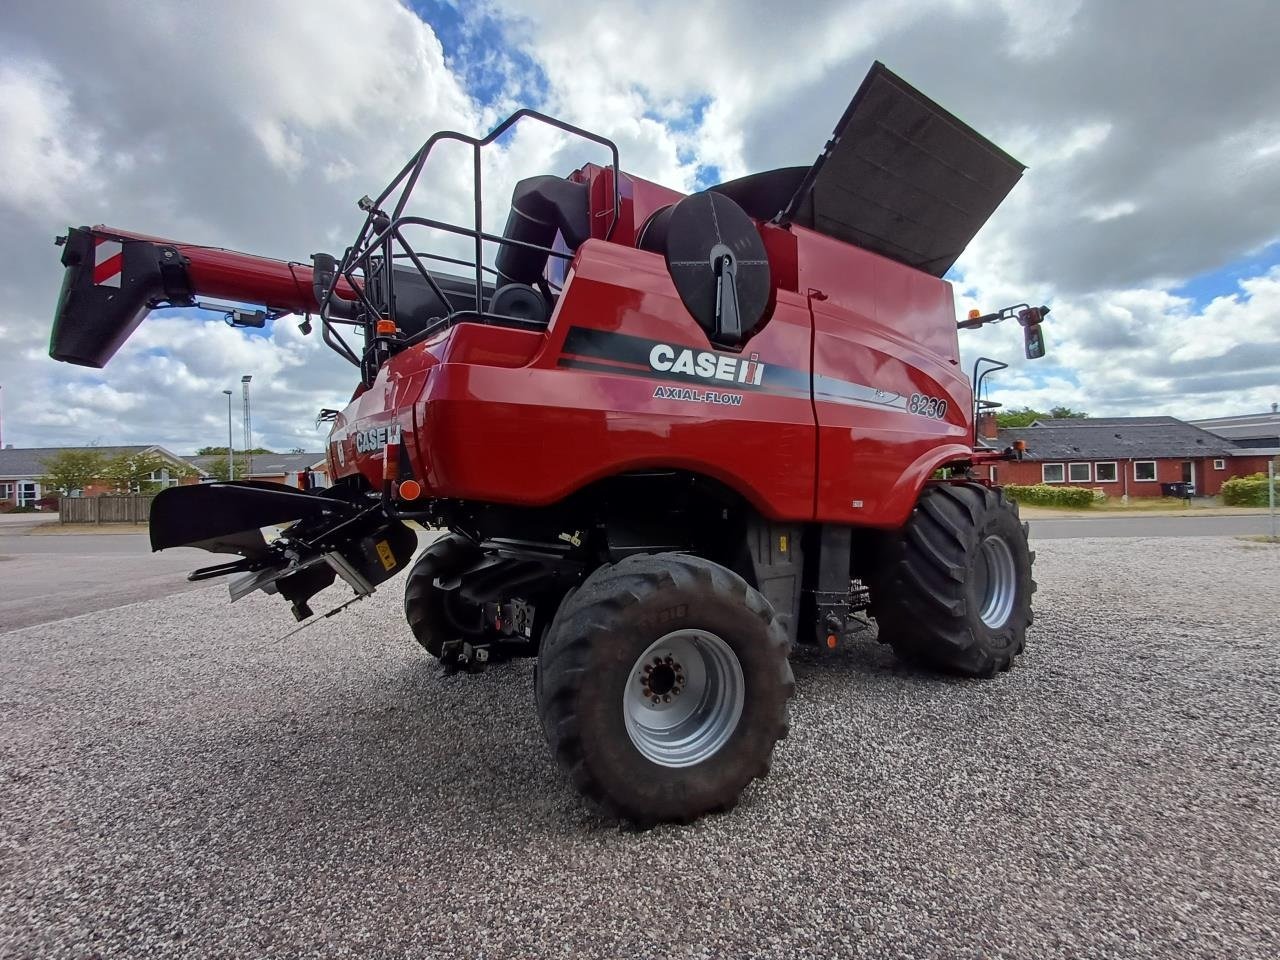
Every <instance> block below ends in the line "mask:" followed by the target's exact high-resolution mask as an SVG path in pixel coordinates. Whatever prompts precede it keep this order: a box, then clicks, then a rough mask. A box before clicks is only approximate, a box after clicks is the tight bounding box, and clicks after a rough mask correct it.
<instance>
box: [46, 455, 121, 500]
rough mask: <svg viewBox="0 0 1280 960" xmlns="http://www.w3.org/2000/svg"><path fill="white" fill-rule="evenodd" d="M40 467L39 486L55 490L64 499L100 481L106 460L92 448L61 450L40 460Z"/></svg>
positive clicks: (105, 466) (104, 470)
mask: <svg viewBox="0 0 1280 960" xmlns="http://www.w3.org/2000/svg"><path fill="white" fill-rule="evenodd" d="M40 466H41V467H43V468H44V476H43V477H41V478H40V485H41V486H42V487H44V488H45V489H48V490H57V491H58V493H60V494H61V495H62V496H64V497H65V496H67V495H68V494H70V493H71V492H72V491H73V490H83V489H85V488H86V487H88V486H89V485H91V484H94V483H97V482H99V481H101V480H102V478H103V475H104V474H105V473H106V468H107V458H106V457H105V456H103V454H102V453H101V451H98V450H94V449H93V448H92V447H89V448H84V449H80V450H62V451H59V452H58V453H56V454H54V455H53V456H51V457H49V458H47V459H44V460H41V461H40Z"/></svg>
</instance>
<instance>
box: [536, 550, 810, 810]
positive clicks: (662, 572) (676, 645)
mask: <svg viewBox="0 0 1280 960" xmlns="http://www.w3.org/2000/svg"><path fill="white" fill-rule="evenodd" d="M788 648H789V643H788V640H787V636H786V633H785V631H784V630H783V628H782V626H781V624H780V623H779V622H778V619H777V616H776V614H775V613H774V610H773V608H772V607H771V606H770V605H769V602H768V601H767V600H765V599H764V597H763V596H761V595H760V594H759V593H758V592H756V591H755V590H753V589H752V588H751V587H749V586H748V585H747V584H746V582H745V581H744V580H743V579H742V578H741V577H739V576H738V575H737V574H735V573H733V572H732V571H730V570H727V569H725V568H724V567H721V566H719V565H718V564H714V563H711V562H710V561H707V560H703V559H701V558H698V557H693V556H688V555H686V554H674V553H667V554H657V555H641V556H634V557H628V558H627V559H625V560H622V561H620V562H619V563H617V564H613V565H610V566H605V567H601V568H600V569H599V570H596V571H595V572H594V573H592V574H591V576H589V577H588V578H587V579H586V580H585V581H584V582H583V584H582V586H581V587H580V588H579V589H578V590H577V591H576V592H575V593H573V594H572V595H571V596H569V597H567V598H566V600H565V602H564V605H563V607H562V608H561V609H560V611H559V612H558V614H557V616H556V618H555V621H554V623H553V624H552V625H551V628H550V630H549V632H548V634H547V637H546V641H545V643H544V644H543V648H542V655H541V660H540V663H539V668H538V677H537V682H538V684H539V689H538V691H537V692H538V700H539V709H540V712H541V714H542V722H543V728H544V730H545V731H546V733H547V739H548V742H549V743H550V745H551V748H552V750H553V751H554V753H555V755H556V758H557V760H558V761H559V763H560V765H561V766H562V767H563V768H564V769H565V770H566V771H567V772H568V774H569V776H570V778H571V779H572V780H573V783H574V785H575V786H576V787H577V788H578V789H579V790H580V791H581V792H582V793H584V794H585V795H587V796H588V797H590V798H591V799H593V800H595V801H596V802H597V803H599V804H600V805H601V806H602V807H603V808H604V809H605V810H606V811H607V812H609V813H610V814H612V815H614V816H617V817H620V818H624V819H627V820H630V821H632V822H634V823H635V824H637V825H638V826H641V827H648V826H652V825H653V824H655V823H659V822H671V821H674V822H679V823H688V822H690V821H692V820H694V819H696V818H697V817H699V816H701V815H702V814H704V813H708V812H711V811H719V810H728V809H730V808H731V807H732V806H733V805H734V804H735V803H736V802H737V800H738V796H739V794H741V792H742V791H743V789H744V788H745V787H746V786H747V784H749V783H750V782H751V781H752V780H753V779H755V778H756V777H763V776H765V775H766V774H767V773H768V771H769V762H770V758H771V756H772V754H773V747H774V744H775V743H776V742H777V741H778V740H779V739H781V738H783V737H785V736H786V734H787V700H788V699H789V698H790V696H791V694H792V692H793V691H794V689H795V681H794V680H793V678H792V675H791V666H790V664H789V662H788V660H787V654H788Z"/></svg>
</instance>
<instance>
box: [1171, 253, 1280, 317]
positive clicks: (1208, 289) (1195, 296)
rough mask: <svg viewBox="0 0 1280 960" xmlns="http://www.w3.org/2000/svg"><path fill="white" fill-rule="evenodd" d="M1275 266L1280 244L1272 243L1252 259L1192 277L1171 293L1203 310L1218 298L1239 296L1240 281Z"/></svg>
mask: <svg viewBox="0 0 1280 960" xmlns="http://www.w3.org/2000/svg"><path fill="white" fill-rule="evenodd" d="M1278 265H1280V243H1272V244H1268V245H1267V246H1266V247H1264V248H1263V249H1262V250H1260V251H1259V252H1258V253H1256V254H1254V255H1253V256H1251V257H1243V258H1241V259H1240V260H1236V261H1235V262H1234V263H1229V264H1227V265H1226V266H1225V267H1221V268H1219V269H1217V270H1211V271H1209V272H1208V273H1202V274H1200V275H1199V276H1196V277H1192V278H1191V279H1190V280H1188V281H1186V282H1185V283H1183V284H1182V285H1181V286H1177V287H1174V288H1173V289H1172V290H1171V291H1170V292H1171V293H1173V294H1176V295H1177V296H1179V297H1187V298H1189V299H1190V300H1192V301H1193V302H1194V303H1195V306H1196V309H1197V310H1203V309H1204V308H1205V307H1207V306H1208V305H1209V304H1210V303H1211V302H1213V300H1215V299H1216V298H1218V297H1229V296H1232V295H1235V294H1239V293H1240V292H1241V291H1240V281H1241V280H1248V279H1249V278H1250V277H1258V276H1261V275H1262V274H1264V273H1266V272H1267V271H1268V270H1270V269H1272V268H1273V267H1275V266H1278Z"/></svg>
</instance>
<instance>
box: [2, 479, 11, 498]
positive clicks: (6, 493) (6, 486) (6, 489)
mask: <svg viewBox="0 0 1280 960" xmlns="http://www.w3.org/2000/svg"><path fill="white" fill-rule="evenodd" d="M12 499H13V484H12V483H0V500H12Z"/></svg>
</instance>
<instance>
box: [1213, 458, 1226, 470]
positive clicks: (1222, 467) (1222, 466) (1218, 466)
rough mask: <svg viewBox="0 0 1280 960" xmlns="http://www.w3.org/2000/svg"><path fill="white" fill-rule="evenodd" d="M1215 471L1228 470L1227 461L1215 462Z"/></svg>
mask: <svg viewBox="0 0 1280 960" xmlns="http://www.w3.org/2000/svg"><path fill="white" fill-rule="evenodd" d="M1213 469H1215V470H1225V469H1227V461H1225V460H1215V461H1213Z"/></svg>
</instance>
